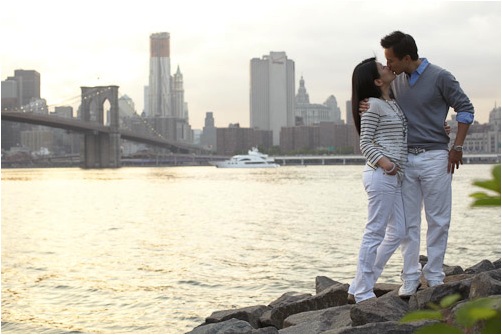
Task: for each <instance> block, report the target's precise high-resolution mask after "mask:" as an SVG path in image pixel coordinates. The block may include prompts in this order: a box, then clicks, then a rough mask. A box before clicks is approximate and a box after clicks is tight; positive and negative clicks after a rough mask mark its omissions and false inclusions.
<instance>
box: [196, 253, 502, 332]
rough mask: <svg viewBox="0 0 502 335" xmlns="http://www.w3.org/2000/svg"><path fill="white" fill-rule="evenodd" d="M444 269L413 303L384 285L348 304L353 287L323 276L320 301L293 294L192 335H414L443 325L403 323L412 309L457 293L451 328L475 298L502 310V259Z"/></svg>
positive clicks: (218, 319)
mask: <svg viewBox="0 0 502 335" xmlns="http://www.w3.org/2000/svg"><path fill="white" fill-rule="evenodd" d="M420 260H421V262H422V263H424V264H425V262H426V261H427V258H426V257H424V256H421V259H420ZM443 269H444V271H445V273H446V274H447V276H446V277H445V279H444V284H443V285H439V286H436V287H428V286H427V283H426V281H425V279H424V278H423V276H422V278H421V281H422V284H423V286H422V288H420V289H419V290H418V291H417V293H415V294H414V295H412V296H411V297H410V298H409V299H402V298H400V297H399V296H398V295H397V291H398V288H399V286H400V284H385V283H378V284H376V285H375V288H374V291H375V294H376V296H377V297H376V298H373V299H370V300H367V301H364V302H361V303H359V304H355V305H348V304H347V290H348V288H349V285H348V284H342V283H339V282H337V281H334V280H332V279H330V278H327V277H324V276H318V277H316V278H315V289H316V294H315V295H314V296H312V295H311V294H305V293H298V292H288V293H285V294H283V295H282V296H281V297H279V298H278V299H276V300H274V301H273V302H271V303H270V304H269V305H268V306H265V305H256V306H250V307H245V308H239V309H234V310H224V311H217V312H214V313H212V314H211V316H209V317H208V318H206V323H204V324H202V325H200V326H198V327H196V328H194V329H193V330H192V331H191V332H190V333H189V334H223V333H233V334H278V333H279V334H307V333H308V334H319V333H326V334H335V333H339V334H368V333H381V334H389V333H413V332H415V331H416V330H417V329H418V328H420V327H422V326H424V325H428V324H432V323H435V322H438V321H432V320H424V321H420V322H413V323H407V324H402V323H400V322H399V320H400V319H401V318H402V317H403V316H404V315H406V314H407V313H408V312H410V311H412V310H417V309H427V308H430V304H431V303H432V304H436V305H438V304H439V303H440V301H441V300H442V299H443V298H444V297H446V296H449V295H452V294H460V297H461V298H460V300H459V301H458V302H457V303H455V304H454V305H453V306H450V307H446V308H444V309H443V310H442V314H443V316H444V318H445V320H446V321H447V322H450V323H453V322H454V321H455V318H456V314H455V313H456V311H457V310H458V309H459V308H460V307H461V306H463V305H464V304H466V303H467V302H469V301H472V300H474V299H478V298H481V297H493V298H495V300H494V303H496V304H498V306H500V293H501V292H500V291H501V287H500V278H501V273H500V259H499V260H498V261H495V262H494V263H491V262H489V261H487V260H483V261H481V262H479V263H478V264H476V265H474V266H472V267H470V268H468V269H466V270H465V271H463V270H462V268H461V267H459V266H448V265H443ZM497 298H498V299H497ZM494 308H496V307H494ZM498 308H500V307H498ZM482 327H483V324H482V323H481V324H477V325H475V327H474V328H472V330H475V331H476V332H481V331H482V330H483V329H482Z"/></svg>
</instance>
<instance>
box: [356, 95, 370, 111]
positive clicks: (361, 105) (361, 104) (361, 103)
mask: <svg viewBox="0 0 502 335" xmlns="http://www.w3.org/2000/svg"><path fill="white" fill-rule="evenodd" d="M368 101H369V99H367V98H366V99H364V100H361V101H359V114H362V113H364V112H366V111H367V110H368V109H370V104H369V102H368Z"/></svg>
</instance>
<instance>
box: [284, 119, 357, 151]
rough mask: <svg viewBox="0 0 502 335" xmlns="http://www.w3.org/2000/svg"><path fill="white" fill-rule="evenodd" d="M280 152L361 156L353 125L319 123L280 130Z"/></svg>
mask: <svg viewBox="0 0 502 335" xmlns="http://www.w3.org/2000/svg"><path fill="white" fill-rule="evenodd" d="M280 148H281V151H282V152H290V151H308V150H322V151H327V152H329V153H333V154H338V155H343V154H361V151H360V149H359V135H358V134H357V132H356V129H355V127H354V126H353V125H347V124H340V123H336V122H324V121H323V122H320V123H319V124H316V125H313V126H296V127H284V128H282V129H281V143H280Z"/></svg>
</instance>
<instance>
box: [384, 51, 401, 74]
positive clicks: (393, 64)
mask: <svg viewBox="0 0 502 335" xmlns="http://www.w3.org/2000/svg"><path fill="white" fill-rule="evenodd" d="M384 54H385V58H386V59H387V66H388V67H389V69H390V70H391V71H392V72H394V73H395V74H401V73H403V72H404V70H405V69H406V66H407V62H406V58H407V57H403V59H399V58H398V57H397V56H396V55H395V54H394V50H392V48H389V49H384Z"/></svg>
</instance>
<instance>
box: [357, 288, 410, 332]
mask: <svg viewBox="0 0 502 335" xmlns="http://www.w3.org/2000/svg"><path fill="white" fill-rule="evenodd" d="M407 312H408V303H407V302H406V301H405V300H403V299H401V298H400V297H399V296H398V295H397V291H392V292H390V293H387V294H385V295H383V296H381V297H380V298H372V299H368V300H365V301H362V302H360V303H358V304H355V305H354V306H353V307H352V309H351V310H350V318H351V319H352V326H353V327H356V326H362V325H365V324H367V323H374V322H386V321H398V320H400V319H401V318H402V317H403V316H404V315H405V314H406V313H407Z"/></svg>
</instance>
